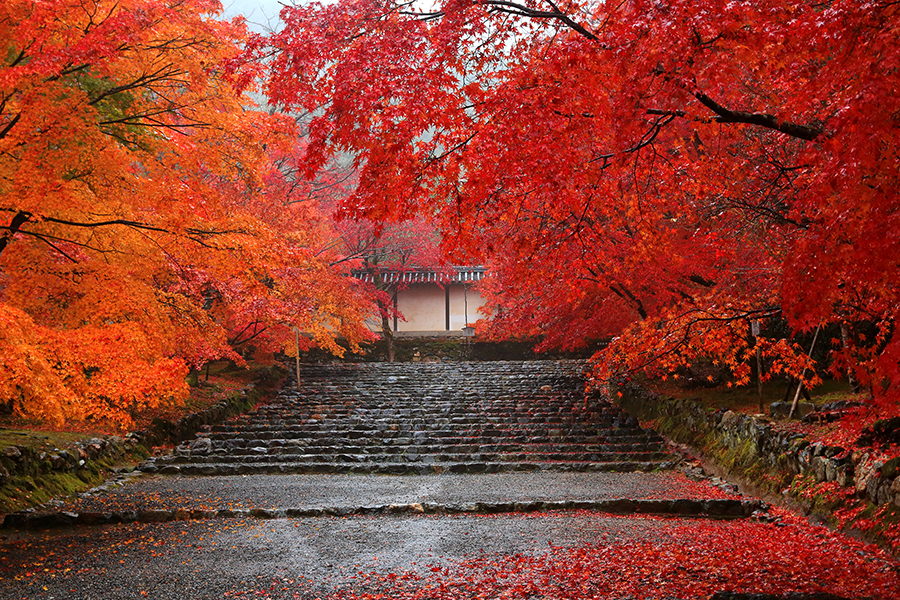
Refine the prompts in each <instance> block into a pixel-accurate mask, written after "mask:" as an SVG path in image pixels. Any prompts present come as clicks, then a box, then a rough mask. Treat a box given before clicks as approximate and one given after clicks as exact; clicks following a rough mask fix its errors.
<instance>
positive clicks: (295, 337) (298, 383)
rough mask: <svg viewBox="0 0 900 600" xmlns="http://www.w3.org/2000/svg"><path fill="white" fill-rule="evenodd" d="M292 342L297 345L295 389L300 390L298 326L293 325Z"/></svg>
mask: <svg viewBox="0 0 900 600" xmlns="http://www.w3.org/2000/svg"><path fill="white" fill-rule="evenodd" d="M294 342H295V343H296V345H297V391H298V392H299V391H300V328H299V327H294Z"/></svg>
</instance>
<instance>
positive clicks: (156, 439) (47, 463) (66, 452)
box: [0, 383, 259, 486]
mask: <svg viewBox="0 0 900 600" xmlns="http://www.w3.org/2000/svg"><path fill="white" fill-rule="evenodd" d="M258 396H259V394H258V392H257V391H256V389H255V386H254V384H252V383H251V384H249V385H247V386H246V387H244V388H242V389H241V390H239V391H237V392H235V393H234V394H232V395H231V396H229V397H228V398H226V399H224V400H222V401H220V402H218V403H216V404H214V405H213V406H210V407H209V408H207V409H206V410H203V411H199V412H196V413H191V414H189V415H185V416H184V417H182V418H181V419H179V420H178V421H176V422H174V423H172V422H170V421H165V420H162V419H154V421H153V423H152V424H151V426H150V427H149V428H148V429H145V430H141V431H136V432H133V433H128V434H127V435H125V436H124V437H120V436H105V437H102V438H93V439H90V440H87V441H82V442H76V443H75V444H73V445H72V446H71V447H69V448H66V449H54V450H52V451H45V450H38V449H34V448H29V447H27V446H23V445H17V446H8V447H7V448H5V449H4V451H3V452H2V453H0V486H2V485H3V484H4V483H5V482H6V480H7V479H9V478H10V477H13V476H17V475H18V476H35V475H42V474H46V473H53V472H60V473H62V472H72V471H74V472H77V471H79V470H81V469H90V468H91V466H92V463H93V464H96V463H99V462H101V461H105V462H109V463H113V462H117V461H120V460H121V459H123V458H124V457H126V456H128V455H130V454H133V453H135V452H141V451H143V452H146V451H149V450H150V448H152V447H153V446H162V445H168V444H178V443H179V442H181V441H183V440H186V439H190V438H193V437H194V434H195V433H196V432H197V431H199V430H200V428H201V427H203V426H204V425H215V424H218V423H221V422H222V421H224V420H225V419H228V418H230V417H232V416H234V415H236V414H239V413H242V412H244V411H246V410H248V409H249V408H250V407H252V406H253V403H254V402H255V401H256V400H257V399H258Z"/></svg>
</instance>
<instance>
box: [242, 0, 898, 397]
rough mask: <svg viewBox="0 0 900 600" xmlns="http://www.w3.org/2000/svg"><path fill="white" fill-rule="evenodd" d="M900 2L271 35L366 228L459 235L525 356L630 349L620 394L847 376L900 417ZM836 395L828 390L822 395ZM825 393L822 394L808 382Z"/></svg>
mask: <svg viewBox="0 0 900 600" xmlns="http://www.w3.org/2000/svg"><path fill="white" fill-rule="evenodd" d="M898 11H900V7H898V5H897V4H896V3H894V2H890V1H886V0H881V1H874V2H869V1H865V2H864V1H861V0H838V1H835V2H829V3H826V4H820V3H813V2H789V3H785V2H781V1H779V0H763V1H760V2H738V3H734V2H723V1H721V0H700V1H695V0H691V1H690V2H688V1H686V0H673V1H671V2H646V1H642V0H634V1H630V2H622V3H608V2H596V1H588V0H585V1H578V0H574V1H567V2H553V1H550V0H522V1H516V0H446V1H443V2H436V3H432V4H429V5H428V6H427V7H419V6H418V5H415V4H410V3H406V2H392V1H389V2H373V1H371V0H343V1H340V2H337V3H334V4H329V5H322V4H316V3H313V4H309V5H305V6H294V7H286V8H284V9H283V10H282V13H281V18H282V21H283V22H284V28H283V29H282V30H281V31H279V32H275V33H272V34H270V35H267V36H254V37H253V38H251V39H250V41H249V43H248V46H247V50H248V51H247V54H246V55H245V56H244V57H243V59H242V61H238V62H236V63H234V64H235V65H245V64H246V61H251V62H252V61H258V62H257V63H256V67H257V68H256V70H255V71H253V70H247V71H245V72H244V75H243V79H242V81H244V83H245V84H246V83H249V82H250V81H252V80H253V78H254V77H258V76H263V77H264V79H265V90H266V92H267V94H268V95H269V97H270V99H271V100H272V102H274V103H275V104H277V105H279V106H281V107H283V108H287V109H298V108H302V109H303V110H306V111H309V112H310V114H313V115H315V116H314V118H313V119H312V120H311V123H310V140H309V146H308V149H307V152H306V154H305V164H306V165H308V167H309V168H311V169H315V168H317V167H318V166H321V165H322V164H324V163H325V162H326V161H327V160H328V157H329V156H332V155H333V154H334V153H338V152H339V153H346V154H349V155H350V156H352V157H353V158H354V160H355V164H356V165H357V166H358V167H359V169H360V176H359V185H358V187H357V188H356V189H355V190H354V193H353V194H351V195H349V196H347V197H346V198H345V199H344V201H343V209H344V210H345V211H346V212H347V213H349V214H358V215H364V216H367V217H369V218H373V219H383V220H397V219H401V218H406V217H408V216H409V215H411V214H415V215H421V216H423V217H426V218H428V219H431V220H433V221H434V222H436V223H438V224H440V226H441V228H442V232H443V234H444V236H445V242H446V244H447V245H448V247H452V248H453V249H454V250H455V251H456V252H457V253H458V255H460V254H461V255H465V256H477V257H479V258H483V259H484V261H485V262H486V263H487V264H488V265H489V267H490V269H491V274H492V277H493V282H494V283H493V285H492V286H491V287H490V289H489V290H488V292H489V294H490V300H491V302H492V304H493V305H494V306H495V307H496V309H497V310H496V311H495V313H494V315H493V316H494V319H493V321H492V323H491V324H490V328H491V329H492V330H493V331H494V332H497V333H499V334H511V333H516V334H521V333H526V334H527V333H541V334H543V335H546V338H545V342H544V345H545V346H548V347H549V346H562V347H571V346H578V345H580V344H582V343H584V341H585V340H587V339H590V338H598V337H612V338H614V339H613V343H612V344H611V345H610V346H609V348H607V349H606V350H605V351H604V352H603V353H601V354H600V355H598V356H597V357H596V359H597V364H598V375H599V376H601V377H602V378H608V377H612V376H614V375H615V374H617V373H621V372H627V371H630V370H635V369H646V370H650V371H656V372H670V371H671V370H673V369H676V368H678V367H679V366H684V365H687V364H690V363H693V362H694V361H696V360H698V359H699V358H703V357H706V358H709V359H712V360H714V361H716V362H719V363H720V364H723V365H725V366H727V367H729V368H730V369H731V371H732V372H733V373H734V375H735V380H736V381H737V382H738V383H743V382H747V381H748V378H749V374H750V370H749V366H748V365H749V358H750V357H751V356H752V352H753V350H754V348H753V345H754V344H757V345H758V347H759V348H760V350H761V353H762V355H763V356H765V357H766V358H767V359H768V362H769V368H768V370H767V372H768V373H769V374H772V373H775V372H779V371H783V372H787V373H789V374H791V375H793V376H795V377H801V376H802V375H803V373H804V370H805V368H806V367H809V366H810V365H811V361H810V359H808V358H806V356H805V352H804V351H803V349H802V348H800V347H799V345H797V344H795V343H793V342H791V341H790V339H787V338H783V337H765V336H763V337H760V338H759V339H757V340H755V341H754V340H753V339H752V338H751V336H750V334H749V321H751V320H755V319H760V320H763V321H764V322H766V321H767V320H768V322H772V321H773V320H781V319H785V320H786V321H787V323H788V325H789V326H790V328H791V329H792V330H793V331H794V332H803V331H809V330H811V329H814V328H816V327H819V326H824V325H827V324H835V325H842V326H843V327H844V330H845V331H848V330H849V331H850V332H851V334H850V335H848V336H845V339H844V340H843V341H842V340H833V342H834V352H833V367H834V368H835V369H836V370H841V371H843V370H846V369H850V370H851V371H852V373H853V375H854V376H855V377H856V378H857V379H858V380H859V381H860V382H861V383H863V384H864V385H867V386H869V388H870V389H871V391H872V393H873V394H874V397H875V400H876V402H879V403H881V406H882V408H884V409H890V408H891V407H893V408H892V409H896V406H897V399H898V397H900V370H898V369H900V367H898V365H900V360H898V359H900V338H898V337H897V336H896V335H894V330H895V322H896V320H897V317H898V316H900V315H898V310H900V297H898V291H900V290H898V286H897V281H896V277H895V276H894V275H895V274H896V273H897V272H898V267H900V264H898V262H900V247H898V244H900V240H898V238H897V236H896V233H895V232H896V231H898V226H900V223H898V219H900V211H898V210H897V206H898V202H897V190H898V174H900V168H898V167H900V154H898V152H900V151H898V148H900V144H898V143H897V142H898V140H897V136H898V132H900V121H898V118H897V115H898V112H897V105H896V101H895V98H896V97H897V95H896V94H897V90H898V83H900V81H898V78H900V73H898V71H897V70H896V68H895V66H894V65H896V64H897V62H898V52H900V43H898V41H900V40H898V39H897V37H898V33H900V28H898V27H897V24H898V19H900V17H898ZM809 373H813V374H814V373H815V371H814V370H813V371H809ZM806 379H808V380H809V379H812V380H814V379H815V375H807V377H806Z"/></svg>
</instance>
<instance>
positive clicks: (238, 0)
mask: <svg viewBox="0 0 900 600" xmlns="http://www.w3.org/2000/svg"><path fill="white" fill-rule="evenodd" d="M221 2H222V7H223V8H224V9H225V13H224V16H225V17H226V18H229V19H230V18H231V17H235V16H237V15H244V17H246V19H247V24H248V25H249V26H250V29H252V30H254V31H264V30H267V29H269V28H274V27H275V25H276V23H277V22H278V12H279V11H280V10H281V7H282V4H290V3H291V0H221Z"/></svg>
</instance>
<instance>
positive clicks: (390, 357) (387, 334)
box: [381, 310, 394, 362]
mask: <svg viewBox="0 0 900 600" xmlns="http://www.w3.org/2000/svg"><path fill="white" fill-rule="evenodd" d="M381 335H382V336H383V337H384V341H385V343H387V361H388V362H394V332H393V330H392V329H391V322H390V319H389V318H388V312H387V311H386V310H382V311H381Z"/></svg>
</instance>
